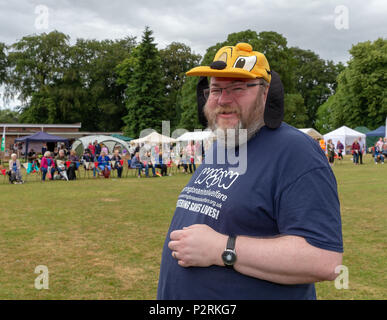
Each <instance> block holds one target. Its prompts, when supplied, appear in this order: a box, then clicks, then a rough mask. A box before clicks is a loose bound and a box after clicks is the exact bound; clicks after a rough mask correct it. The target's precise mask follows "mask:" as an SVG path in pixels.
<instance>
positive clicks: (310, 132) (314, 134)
mask: <svg viewBox="0 0 387 320" xmlns="http://www.w3.org/2000/svg"><path fill="white" fill-rule="evenodd" d="M298 130H300V131H302V132H303V133H305V134H307V135H308V136H310V137H312V138H313V139H323V136H322V134H321V133H320V132H318V131H317V130H315V129H313V128H305V129H298Z"/></svg>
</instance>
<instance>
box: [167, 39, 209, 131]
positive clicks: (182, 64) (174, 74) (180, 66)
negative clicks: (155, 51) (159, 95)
mask: <svg viewBox="0 0 387 320" xmlns="http://www.w3.org/2000/svg"><path fill="white" fill-rule="evenodd" d="M160 57H161V61H162V66H161V67H162V70H163V76H164V78H163V83H164V87H165V94H166V114H165V117H166V119H169V120H170V121H171V128H172V130H173V129H174V128H175V127H176V125H177V123H178V121H179V120H180V116H181V110H180V107H179V104H177V99H178V95H179V92H180V90H181V88H182V86H183V84H184V82H185V80H186V75H185V73H186V72H187V71H188V70H189V69H191V68H193V67H194V66H196V65H197V64H199V62H200V59H201V56H200V55H198V54H195V53H193V52H192V51H191V48H190V47H188V46H187V45H185V44H184V43H180V42H172V43H171V44H170V45H168V46H167V47H166V48H165V49H162V50H160Z"/></svg>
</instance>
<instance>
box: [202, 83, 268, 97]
mask: <svg viewBox="0 0 387 320" xmlns="http://www.w3.org/2000/svg"><path fill="white" fill-rule="evenodd" d="M263 85H264V84H263V83H261V82H260V83H245V82H243V83H238V84H233V85H231V86H228V87H225V88H219V87H213V88H208V89H204V90H203V94H204V98H206V100H208V99H209V98H214V99H218V98H219V97H220V96H221V95H222V92H223V90H225V91H226V92H227V94H228V95H230V96H232V97H235V98H239V97H242V96H243V95H245V93H246V90H247V89H248V88H251V87H255V86H263Z"/></svg>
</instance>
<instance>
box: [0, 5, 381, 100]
mask: <svg viewBox="0 0 387 320" xmlns="http://www.w3.org/2000/svg"><path fill="white" fill-rule="evenodd" d="M386 17H387V1H385V0H367V1H364V0H237V1H235V0H234V1H231V0H190V1H187V0H141V1H138V0H137V1H133V0H109V1H101V0H95V1H91V0H78V1H76V0H55V1H53V0H51V1H48V0H46V1H43V0H17V1H11V0H0V42H4V43H6V44H7V45H10V44H12V43H14V42H16V41H18V40H20V39H21V38H22V37H23V36H26V35H31V34H39V33H42V32H46V33H48V32H50V31H53V30H58V31H60V32H63V33H65V34H67V35H69V36H70V37H71V42H72V43H73V42H75V41H76V39H77V38H85V39H97V40H103V39H119V38H123V37H126V36H136V37H137V40H141V35H142V33H143V31H144V28H145V26H149V27H150V28H151V30H153V31H154V37H155V42H156V43H158V47H159V48H160V49H162V48H164V47H165V46H167V45H168V44H170V43H171V42H173V41H178V42H183V43H185V44H187V45H188V46H190V47H191V48H192V50H193V51H194V52H195V53H199V54H201V55H203V54H204V53H205V52H206V49H207V48H208V47H210V46H212V45H214V44H216V43H217V42H222V41H224V40H226V38H227V35H228V34H230V33H233V32H239V31H244V30H247V29H250V30H254V31H256V32H257V33H259V32H261V31H275V32H278V33H280V34H282V35H283V36H284V37H285V38H286V39H287V41H288V47H300V48H302V49H310V50H312V51H314V52H315V53H317V54H318V55H319V56H320V57H321V58H322V59H325V60H333V61H334V62H336V63H337V62H339V61H341V62H343V63H346V62H347V61H348V60H349V59H350V54H349V53H348V50H349V49H351V47H352V45H354V44H356V43H358V42H363V41H367V40H371V41H374V40H376V39H377V38H379V37H382V38H386V37H387V23H386V20H387V19H386ZM0 91H1V89H0ZM0 93H1V92H0ZM3 103H4V102H1V101H0V107H4V105H3ZM15 104H17V101H12V102H10V104H8V105H7V106H11V107H13V106H15Z"/></svg>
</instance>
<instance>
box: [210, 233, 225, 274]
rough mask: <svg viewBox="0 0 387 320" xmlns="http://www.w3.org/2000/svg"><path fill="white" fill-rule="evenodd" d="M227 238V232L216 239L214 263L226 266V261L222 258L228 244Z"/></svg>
mask: <svg viewBox="0 0 387 320" xmlns="http://www.w3.org/2000/svg"><path fill="white" fill-rule="evenodd" d="M227 240H228V236H227V235H225V234H221V233H220V234H219V237H218V240H217V241H216V247H215V251H214V258H215V260H214V263H213V264H214V265H216V266H220V267H224V262H223V259H222V254H223V252H224V249H225V248H226V246H227Z"/></svg>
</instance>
